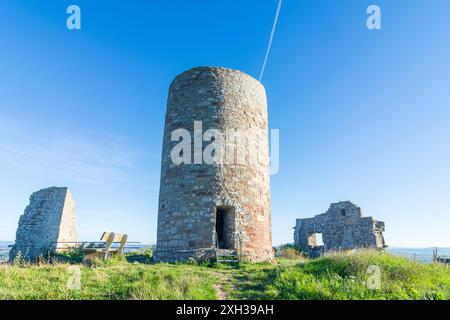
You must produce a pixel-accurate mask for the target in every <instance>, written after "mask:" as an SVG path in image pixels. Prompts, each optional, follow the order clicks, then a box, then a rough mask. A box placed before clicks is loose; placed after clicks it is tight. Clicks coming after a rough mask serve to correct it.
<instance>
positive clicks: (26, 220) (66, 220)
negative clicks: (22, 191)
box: [9, 187, 78, 261]
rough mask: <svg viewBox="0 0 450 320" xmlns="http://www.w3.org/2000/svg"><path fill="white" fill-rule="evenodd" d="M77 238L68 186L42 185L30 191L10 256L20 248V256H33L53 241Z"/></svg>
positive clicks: (43, 252) (32, 258)
mask: <svg viewBox="0 0 450 320" xmlns="http://www.w3.org/2000/svg"><path fill="white" fill-rule="evenodd" d="M77 239H78V238H77V230H76V216H75V203H74V201H73V198H72V195H71V194H70V192H69V191H68V190H67V188H57V187H51V188H47V189H43V190H40V191H37V192H35V193H33V194H32V195H31V197H30V204H29V205H28V206H27V207H26V209H25V212H24V214H23V215H22V216H21V217H20V220H19V226H18V228H17V232H16V242H15V244H14V246H13V248H12V249H11V251H10V253H9V257H10V260H11V261H12V260H14V258H15V257H16V256H17V254H18V253H19V252H20V253H21V256H22V257H23V258H25V259H29V260H35V259H36V258H38V257H39V256H40V255H41V254H47V252H48V251H49V250H50V251H53V250H54V245H55V243H56V242H75V241H78V240H77Z"/></svg>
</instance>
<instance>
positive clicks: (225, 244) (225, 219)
mask: <svg viewBox="0 0 450 320" xmlns="http://www.w3.org/2000/svg"><path fill="white" fill-rule="evenodd" d="M233 221H234V219H233V212H232V210H231V209H230V208H227V207H217V209H216V246H217V248H219V249H232V248H233V246H234V244H233V232H234V230H233V229H234V224H233Z"/></svg>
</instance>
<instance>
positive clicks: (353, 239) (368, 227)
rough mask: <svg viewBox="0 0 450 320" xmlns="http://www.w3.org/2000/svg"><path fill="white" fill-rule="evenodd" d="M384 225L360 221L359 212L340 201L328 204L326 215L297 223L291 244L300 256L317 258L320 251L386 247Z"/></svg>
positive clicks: (361, 218) (300, 220)
mask: <svg viewBox="0 0 450 320" xmlns="http://www.w3.org/2000/svg"><path fill="white" fill-rule="evenodd" d="M384 230H385V227H384V222H381V221H377V220H374V219H373V218H372V217H363V216H362V212H361V208H360V207H358V206H357V205H355V204H353V203H351V202H350V201H343V202H338V203H332V204H331V205H330V208H329V209H328V211H327V212H325V213H322V214H319V215H317V216H315V217H313V218H306V219H297V223H296V226H295V231H294V242H295V245H296V246H297V247H299V248H300V249H301V250H302V251H303V252H305V253H308V254H309V255H311V256H318V255H320V254H321V253H323V252H324V251H339V250H350V249H358V248H376V249H383V248H385V247H386V244H385V241H384V237H383V232H384ZM319 236H321V237H322V242H323V243H319V242H318V238H319Z"/></svg>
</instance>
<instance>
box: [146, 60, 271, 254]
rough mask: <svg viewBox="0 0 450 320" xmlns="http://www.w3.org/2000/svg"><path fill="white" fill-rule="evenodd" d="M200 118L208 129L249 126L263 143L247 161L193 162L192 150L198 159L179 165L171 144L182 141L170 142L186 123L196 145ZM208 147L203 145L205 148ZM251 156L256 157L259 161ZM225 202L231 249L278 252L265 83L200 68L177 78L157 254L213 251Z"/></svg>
mask: <svg viewBox="0 0 450 320" xmlns="http://www.w3.org/2000/svg"><path fill="white" fill-rule="evenodd" d="M194 121H202V130H203V132H205V130H207V129H218V130H220V131H221V132H225V131H228V132H231V131H232V130H234V129H238V130H246V132H247V134H246V136H245V138H246V139H248V141H249V142H250V145H253V146H259V147H260V149H259V150H258V151H257V152H248V153H246V155H247V157H246V158H247V160H248V161H244V163H240V162H239V163H238V161H235V162H234V163H222V164H218V163H215V164H206V163H204V162H203V163H202V164H194V163H193V162H194V152H193V153H192V155H191V156H192V157H191V159H192V164H185V163H184V164H180V165H176V164H174V163H173V162H172V159H171V150H172V149H173V147H174V146H175V145H176V144H177V143H178V141H175V142H173V141H171V133H172V132H173V131H174V130H177V129H179V128H184V129H187V130H188V131H189V132H190V133H191V137H192V141H191V146H192V150H194V140H195V137H194ZM228 143H229V141H227V144H228ZM207 145H208V143H206V142H203V143H201V146H202V147H203V149H204V148H205V147H206V146H207ZM236 152H239V151H238V150H237V151H236ZM256 153H257V154H256ZM218 154H220V153H218ZM252 156H257V159H256V160H255V161H253V162H252V161H249V160H250V159H249V157H252ZM218 207H224V208H227V210H228V212H229V214H227V217H226V219H225V220H226V221H227V222H226V224H227V225H226V227H225V229H226V233H227V234H226V237H227V239H230V238H231V240H228V242H231V243H232V244H231V247H230V248H229V249H234V250H239V251H240V252H241V253H242V255H244V256H246V257H247V259H249V260H250V261H265V260H270V259H272V258H273V252H272V231H271V217H270V181H269V155H268V123H267V105H266V95H265V90H264V87H263V86H262V85H261V84H260V83H259V82H258V81H257V80H255V79H254V78H252V77H250V76H249V75H247V74H244V73H242V72H240V71H236V70H231V69H225V68H219V67H199V68H194V69H191V70H189V71H187V72H184V73H182V74H180V75H179V76H177V77H176V78H175V80H174V81H173V82H172V84H171V86H170V90H169V97H168V104H167V112H166V123H165V129H164V140H163V153H162V166H161V186H160V196H159V213H158V237H157V248H156V252H155V256H154V257H155V260H156V261H176V260H185V259H187V258H189V257H193V256H195V257H196V258H197V257H199V255H200V256H201V255H202V252H210V251H211V249H214V248H215V245H216V232H215V230H216V229H215V225H216V210H217V208H218ZM230 220H232V222H231V223H230Z"/></svg>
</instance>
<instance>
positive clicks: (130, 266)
mask: <svg viewBox="0 0 450 320" xmlns="http://www.w3.org/2000/svg"><path fill="white" fill-rule="evenodd" d="M75 266H78V267H79V268H80V274H81V281H80V284H81V287H80V288H79V289H76V286H75V289H74V286H73V285H72V286H68V283H69V284H70V283H73V282H70V279H71V278H72V279H73V276H74V275H76V271H75V272H74V271H71V268H73V267H74V266H73V265H72V266H71V265H69V264H56V265H53V264H48V265H40V266H31V265H25V266H0V299H20V300H22V299H58V300H62V299H96V300H97V299H98V300H102V299H151V300H153V299H168V300H169V299H183V300H191V299H200V300H207V299H216V293H215V290H214V287H213V285H214V282H215V278H214V277H213V276H211V275H209V273H208V272H205V271H204V269H206V268H202V267H198V266H189V265H169V264H157V265H147V264H139V263H127V262H125V261H109V262H106V263H100V264H97V265H96V266H94V267H85V266H81V265H75ZM71 287H72V289H71Z"/></svg>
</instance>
